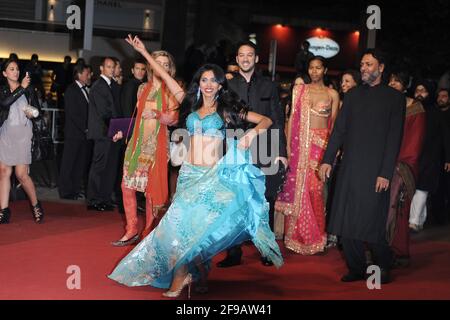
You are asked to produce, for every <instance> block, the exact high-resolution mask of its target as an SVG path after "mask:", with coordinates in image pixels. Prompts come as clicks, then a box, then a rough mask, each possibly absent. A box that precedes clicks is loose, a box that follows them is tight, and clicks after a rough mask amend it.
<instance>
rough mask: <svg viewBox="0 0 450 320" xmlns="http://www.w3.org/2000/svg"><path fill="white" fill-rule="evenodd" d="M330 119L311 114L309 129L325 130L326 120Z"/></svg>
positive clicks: (326, 126)
mask: <svg viewBox="0 0 450 320" xmlns="http://www.w3.org/2000/svg"><path fill="white" fill-rule="evenodd" d="M329 118H330V117H327V118H324V117H318V116H315V115H313V114H311V116H310V120H309V121H310V128H311V129H327V128H328V120H329Z"/></svg>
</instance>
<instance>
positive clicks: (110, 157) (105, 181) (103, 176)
mask: <svg viewBox="0 0 450 320" xmlns="http://www.w3.org/2000/svg"><path fill="white" fill-rule="evenodd" d="M119 146H120V145H119V144H117V143H114V142H112V141H111V140H110V139H108V138H105V139H97V140H94V150H93V154H92V162H91V169H90V171H89V181H88V190H87V201H88V204H90V205H94V204H102V203H108V204H109V203H111V195H112V193H113V190H114V186H115V182H116V176H117V165H118V163H119Z"/></svg>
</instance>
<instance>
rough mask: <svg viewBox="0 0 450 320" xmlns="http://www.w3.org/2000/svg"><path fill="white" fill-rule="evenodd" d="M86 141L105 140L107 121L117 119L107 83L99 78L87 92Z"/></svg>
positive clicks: (111, 94)
mask: <svg viewBox="0 0 450 320" xmlns="http://www.w3.org/2000/svg"><path fill="white" fill-rule="evenodd" d="M88 114H89V117H88V139H92V140H96V139H105V138H107V135H108V127H109V121H110V120H111V119H113V118H117V117H118V114H117V111H116V107H115V104H114V97H113V93H112V90H111V88H110V87H109V86H108V83H107V82H106V81H105V80H104V79H103V78H102V77H100V78H99V79H98V80H97V81H95V83H94V84H93V85H92V87H91V89H90V91H89V113H88Z"/></svg>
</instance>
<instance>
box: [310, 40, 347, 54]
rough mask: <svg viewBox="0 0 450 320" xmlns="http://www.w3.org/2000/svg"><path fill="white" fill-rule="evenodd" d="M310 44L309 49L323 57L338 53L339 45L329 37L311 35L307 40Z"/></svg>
mask: <svg viewBox="0 0 450 320" xmlns="http://www.w3.org/2000/svg"><path fill="white" fill-rule="evenodd" d="M307 41H308V42H309V44H310V46H309V51H310V52H311V53H312V54H314V55H315V56H322V57H324V58H331V57H334V56H335V55H337V54H338V53H339V50H340V47H339V45H338V44H337V43H336V41H334V40H332V39H330V38H322V37H321V38H319V37H313V38H309V39H308V40H307Z"/></svg>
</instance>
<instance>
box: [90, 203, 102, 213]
mask: <svg viewBox="0 0 450 320" xmlns="http://www.w3.org/2000/svg"><path fill="white" fill-rule="evenodd" d="M87 209H88V210H89V211H106V210H105V207H104V205H103V204H99V203H96V204H90V205H88V206H87Z"/></svg>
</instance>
